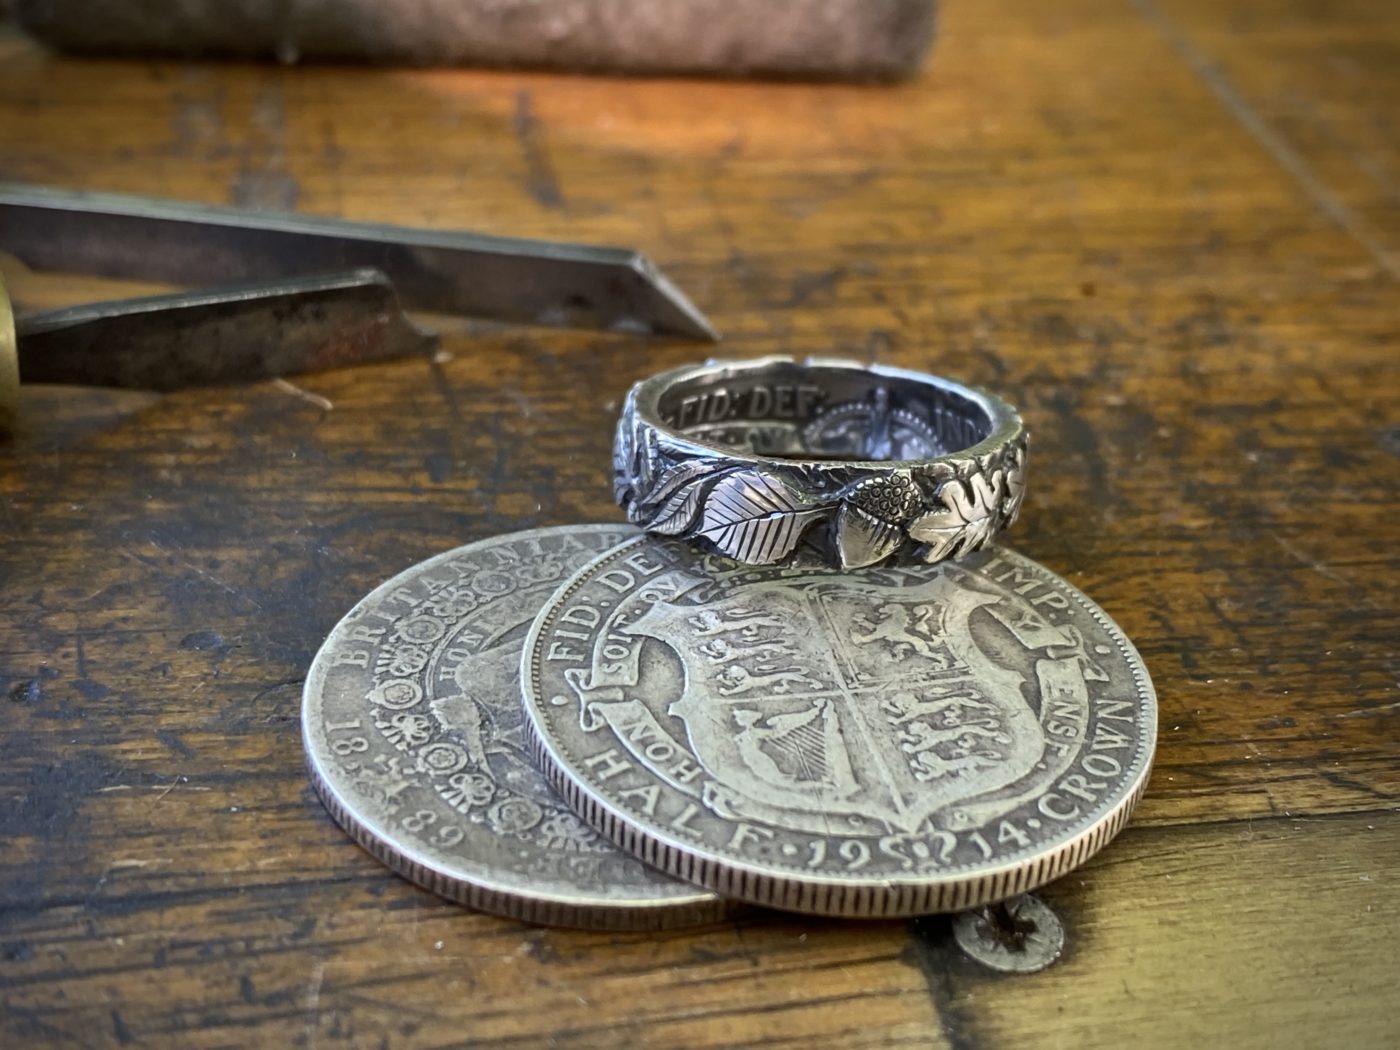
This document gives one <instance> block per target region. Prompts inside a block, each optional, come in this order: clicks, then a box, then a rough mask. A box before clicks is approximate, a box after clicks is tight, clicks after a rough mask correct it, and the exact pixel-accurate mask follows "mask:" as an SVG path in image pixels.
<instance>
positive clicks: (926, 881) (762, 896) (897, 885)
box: [520, 537, 1157, 919]
mask: <svg viewBox="0 0 1400 1050" xmlns="http://www.w3.org/2000/svg"><path fill="white" fill-rule="evenodd" d="M646 542H648V540H647V538H646V537H639V538H637V539H635V540H631V541H628V542H626V543H623V544H619V545H618V546H617V547H614V548H613V549H612V550H610V551H607V552H605V553H603V554H600V555H599V556H598V557H597V558H594V559H593V560H592V561H590V562H589V563H588V564H586V565H585V566H583V568H581V569H579V570H578V572H577V573H575V574H574V576H573V578H572V579H570V580H568V581H566V582H565V583H564V584H563V585H562V586H561V587H560V588H559V589H558V590H557V591H556V592H555V593H554V595H553V597H551V598H550V600H549V602H548V603H547V604H546V605H545V607H544V609H543V610H542V611H541V612H540V615H539V616H537V617H536V618H535V621H534V623H533V624H532V625H531V628H530V633H529V635H528V636H527V638H526V639H525V647H524V649H523V650H522V652H521V674H520V682H521V689H522V692H523V695H524V698H525V713H526V719H525V724H526V726H527V728H528V730H529V734H530V742H531V752H532V755H533V757H534V759H535V763H536V766H537V767H538V768H539V769H540V770H541V771H542V772H543V773H544V775H545V778H546V779H547V780H548V781H549V783H550V786H551V787H553V788H554V790H555V791H556V792H557V793H558V794H559V796H560V797H561V798H563V799H564V801H565V802H567V803H568V804H569V806H570V807H571V808H572V809H573V810H574V812H575V813H577V814H578V815H579V816H581V817H582V818H583V819H584V820H585V821H586V822H587V823H588V824H590V825H591V826H592V827H594V828H596V829H597V830H598V831H599V832H601V833H602V834H603V835H604V836H606V837H607V838H608V839H609V840H611V841H612V842H613V843H615V844H616V845H618V846H619V847H621V848H622V849H624V850H626V851H627V852H629V853H631V854H633V855H634V856H636V857H638V858H639V859H641V860H642V861H645V862H646V863H647V864H650V865H651V866H652V867H655V868H659V869H660V870H662V871H664V872H666V873H667V874H670V875H674V876H677V877H678V878H682V879H685V880H686V881H687V882H692V883H695V884H697V885H700V886H704V887H706V888H707V889H710V890H713V891H715V892H716V893H719V894H721V895H723V896H726V897H732V898H735V899H737V900H741V901H744V902H746V903H749V904H759V905H763V906H765V907H769V908H777V909H780V910H784V911H795V912H801V913H804V914H814V915H825V916H831V917H835V918H856V919H859V918H869V919H881V918H899V917H908V916H913V915H926V914H931V913H937V912H954V911H963V910H966V909H968V908H975V907H978V906H979V905H983V904H988V903H991V902H994V901H999V900H1004V899H1006V898H1007V897H1012V896H1015V895H1017V894H1020V893H1028V892H1030V891H1031V890H1034V889H1037V888H1038V887H1040V886H1044V885H1045V884H1046V883H1049V882H1053V881H1054V880H1055V879H1058V878H1060V877H1061V876H1062V875H1065V874H1067V873H1068V872H1070V871H1072V870H1073V869H1074V868H1077V867H1079V866H1080V865H1081V864H1083V863H1084V862H1085V861H1086V860H1088V859H1089V858H1090V857H1092V856H1093V855H1094V854H1095V853H1097V852H1099V851H1100V850H1101V849H1103V848H1104V846H1106V845H1107V844H1108V843H1109V842H1110V841H1112V840H1113V838H1114V837H1115V836H1117V834H1118V833H1119V832H1120V831H1122V830H1123V827H1124V826H1125V825H1126V824H1127V822H1128V819H1129V817H1131V815H1132V812H1133V810H1134V808H1135V807H1136V806H1137V804H1138V802H1139V801H1140V800H1141V798H1142V796H1143V794H1144V793H1145V792H1146V790H1147V785H1148V781H1149V779H1150V776H1151V772H1152V760H1153V757H1154V755H1155V753H1156V747H1157V717H1156V714H1157V712H1156V702H1157V696H1156V691H1155V689H1154V688H1153V686H1152V682H1151V680H1150V678H1148V676H1147V674H1146V665H1145V664H1144V663H1143V661H1142V656H1141V654H1140V653H1138V651H1137V649H1136V647H1135V646H1133V644H1132V643H1131V642H1130V641H1129V640H1128V636H1127V635H1126V633H1124V631H1123V629H1122V628H1121V627H1119V626H1118V624H1117V623H1116V622H1115V621H1114V620H1113V619H1112V618H1111V617H1110V616H1109V615H1108V614H1107V613H1106V612H1104V611H1103V610H1102V609H1101V608H1099V607H1098V605H1096V604H1095V603H1094V602H1093V600H1092V599H1090V598H1089V597H1088V595H1086V594H1084V593H1083V592H1082V591H1080V590H1079V589H1078V588H1077V587H1075V586H1074V585H1073V584H1071V583H1070V582H1069V581H1068V580H1066V579H1064V578H1063V577H1061V576H1060V575H1059V574H1058V573H1055V572H1053V571H1052V570H1050V569H1047V568H1046V567H1045V566H1043V565H1040V564H1039V563H1038V562H1035V561H1033V560H1032V559H1030V558H1027V557H1026V556H1025V555H1023V554H1019V553H1018V552H1016V551H1013V550H1011V549H1010V548H1007V547H1002V546H997V547H996V548H994V550H995V551H996V552H997V553H998V554H1001V555H1003V556H1007V557H1010V558H1012V559H1013V560H1016V561H1020V562H1022V563H1024V564H1026V565H1028V566H1030V567H1032V568H1034V569H1039V570H1040V571H1041V572H1043V573H1046V574H1047V575H1048V577H1049V578H1050V579H1051V580H1052V581H1053V582H1054V583H1055V584H1056V585H1058V587H1059V589H1060V590H1062V591H1063V592H1064V593H1065V594H1066V595H1068V596H1069V597H1070V598H1072V599H1074V600H1075V601H1076V602H1077V603H1078V604H1079V605H1080V606H1081V607H1082V608H1083V609H1084V611H1085V612H1087V613H1088V614H1089V615H1090V616H1091V617H1092V618H1093V619H1094V620H1095V621H1096V622H1097V623H1098V624H1099V625H1100V626H1101V627H1102V628H1104V630H1105V631H1107V632H1108V634H1109V635H1110V637H1111V638H1112V639H1113V641H1114V644H1115V645H1116V646H1117V648H1118V650H1119V651H1120V653H1121V654H1122V655H1123V657H1124V659H1125V661H1126V662H1127V665H1128V668H1129V669H1130V671H1131V672H1132V676H1133V684H1134V686H1135V687H1136V690H1137V693H1138V698H1139V700H1140V702H1142V703H1143V704H1144V705H1150V706H1151V708H1152V712H1153V716H1154V717H1153V718H1152V719H1151V721H1150V723H1149V724H1148V725H1146V726H1145V727H1144V732H1143V735H1142V739H1141V741H1140V742H1139V746H1138V754H1139V755H1141V756H1144V757H1143V760H1142V768H1141V770H1140V771H1139V773H1138V774H1137V776H1136V778H1135V780H1133V781H1129V782H1130V783H1131V784H1132V787H1131V788H1130V789H1129V791H1128V792H1127V793H1126V794H1125V795H1124V796H1123V798H1121V799H1120V800H1119V801H1118V803H1117V804H1116V805H1114V806H1113V807H1112V808H1110V809H1109V810H1108V811H1106V812H1105V813H1104V814H1103V815H1102V816H1100V817H1099V819H1098V820H1097V821H1095V822H1094V823H1093V824H1092V825H1090V826H1089V827H1087V828H1084V829H1083V830H1082V831H1080V832H1078V833H1077V834H1073V835H1071V836H1069V837H1068V838H1066V839H1065V840H1064V841H1062V842H1060V843H1059V844H1058V845H1055V846H1053V847H1051V848H1049V849H1047V850H1045V851H1044V852H1043V853H1042V854H1041V855H1040V856H1039V857H1038V858H1036V859H1035V860H1032V861H1030V862H1026V861H1019V862H1018V861H1015V860H1009V861H1006V862H1003V863H1002V864H1000V865H998V866H996V867H995V868H991V869H984V870H980V871H976V872H973V873H967V874H961V875H959V874H954V875H949V876H946V877H942V878H932V877H929V876H913V877H898V876H894V877H889V878H885V879H881V880H879V881H878V882H867V883H865V884H863V885H862V884H861V883H860V882H859V881H857V880H847V879H841V878H840V877H839V876H831V877H827V878H818V877H813V876H806V875H803V874H801V873H798V872H787V873H782V874H778V873H774V872H772V871H764V870H762V869H759V868H757V867H754V866H752V865H747V864H745V863H744V862H742V861H738V860H728V859H725V860H720V859H717V858H707V857H702V856H698V855H697V854H696V853H695V852H693V848H694V847H689V846H686V845H684V844H682V843H680V842H678V841H677V840H675V839H673V838H671V837H669V836H667V835H665V834H663V833H660V832H657V831H651V830H643V829H642V828H640V827H638V826H637V825H636V824H634V823H632V822H631V821H629V819H628V816H627V815H626V814H624V813H623V812H622V811H621V810H620V809H618V808H617V807H614V806H611V805H609V804H608V803H607V802H606V801H604V800H603V799H602V798H600V797H598V796H597V795H595V794H594V793H592V792H591V791H589V790H588V788H586V787H585V786H584V785H583V784H581V783H579V782H578V781H576V780H574V779H573V778H572V777H571V776H570V775H569V773H568V770H567V769H566V767H565V765H564V762H563V759H562V758H561V756H560V755H559V754H558V753H557V752H556V751H555V749H554V748H553V747H552V745H551V744H550V742H549V741H548V740H546V739H545V736H544V734H543V733H542V732H541V730H540V727H539V723H538V721H537V720H536V718H535V714H534V709H535V708H537V707H538V708H540V709H541V710H543V703H542V702H541V696H540V690H539V688H538V685H539V683H538V682H537V681H536V678H535V672H534V668H533V661H532V660H531V654H532V653H533V652H534V650H535V646H536V644H537V643H538V641H539V637H540V635H541V634H542V633H543V632H544V630H545V628H546V626H547V624H548V622H549V621H550V618H551V617H550V614H551V613H552V612H553V610H555V609H557V608H559V607H560V606H561V605H562V604H563V599H564V598H565V597H567V596H568V595H569V594H571V593H572V592H573V590H574V589H575V588H576V587H578V586H581V585H582V584H583V582H584V580H585V577H586V576H588V574H589V573H591V571H592V570H593V567H594V566H595V565H598V564H599V563H600V562H604V561H607V560H609V559H612V558H615V557H617V556H618V553H619V551H621V550H622V549H623V548H628V547H635V546H638V545H640V544H642V543H646Z"/></svg>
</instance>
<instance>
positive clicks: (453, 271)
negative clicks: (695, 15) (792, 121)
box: [0, 183, 718, 414]
mask: <svg viewBox="0 0 1400 1050" xmlns="http://www.w3.org/2000/svg"><path fill="white" fill-rule="evenodd" d="M0 251H4V252H8V253H9V254H12V255H14V256H15V257H16V258H18V259H19V260H20V261H21V262H23V263H25V264H26V265H28V266H30V267H33V268H35V269H41V270H64V271H69V272H79V273H89V274H96V275H98V276H103V277H121V278H130V279H137V280H153V281H163V282H168V283H181V284H190V283H209V284H217V285H218V286H217V287H207V288H203V289H200V290H195V291H189V292H176V293H173V294H170V295H161V296H152V297H148V298H142V299H126V300H116V301H112V302H103V303H93V304H88V305H84V306H79V307H73V308H69V309H65V310H57V311H52V312H49V313H43V314H37V315H31V316H27V317H21V318H19V319H18V320H17V321H16V323H15V327H14V331H13V332H9V333H8V338H7V330H8V322H9V314H10V310H9V304H8V301H7V300H0V414H2V413H4V412H6V410H7V409H8V410H12V409H13V405H14V399H15V397H16V396H17V392H16V387H17V382H18V380H17V379H15V376H16V375H17V376H18V378H19V379H23V380H24V381H25V382H58V383H85V384H89V385H99V386H119V387H133V388H137V389H153V390H171V389H176V388H179V387H184V386H191V385H203V384H211V383H222V382H237V381H243V382H246V381H252V380H257V379H263V378H267V377H269V376H274V375H286V374H293V373H296V372H305V371H312V370H315V369H319V368H327V367H334V366H341V365H347V364H357V363H362V362H368V361H375V360H381V359H384V358H387V357H399V356H405V355H411V354H414V353H422V352H425V351H426V350H427V349H428V348H429V347H430V346H431V345H432V337H431V336H430V335H429V334H428V333H427V332H425V331H423V330H421V329H419V328H418V327H416V326H415V325H414V324H413V323H412V322H411V321H409V320H408V319H407V318H406V317H405V316H404V315H403V310H402V308H407V309H410V310H423V311H429V312H434V313H450V314H462V315H467V316H472V317H480V318H488V319H493V320H500V321H508V322H519V323H525V324H540V325H550V326H556V327H575V328H596V329H605V330H611V331H621V332H631V333H636V334H642V335H677V336H684V337H689V338H697V339H716V338H718V336H717V335H716V333H715V331H714V329H713V328H711V327H710V325H709V323H708V322H707V321H706V320H705V317H704V315H702V314H701V313H700V312H699V311H698V310H697V309H696V308H695V307H694V306H693V305H691V303H690V302H689V300H687V299H686V297H685V296H684V295H683V294H682V293H681V292H680V290H679V289H677V288H676V287H675V285H673V284H672V283H671V282H670V281H668V280H667V279H666V277H665V276H664V275H663V274H662V273H661V272H660V271H659V270H657V269H656V267H654V266H653V265H652V264H651V263H650V262H649V261H648V260H647V258H646V257H645V256H643V255H641V254H640V253H638V252H635V251H630V250H627V249H620V248H602V247H596V246H592V245H582V244H565V243H557V242H546V241H530V240H521V239H516V238H507V237H493V236H487V235H484V234H476V233H466V232H461V231H437V230H421V229H413V228H410V227H402V226H385V225H377V224H366V223H353V222H345V221H341V220H337V219H325V218H311V217H306V216H300V215H273V214H266V213H258V212H244V211H236V210H232V209H226V208H213V207H207V206H203V205H197V204H185V203H179V202H174V201H158V200H147V199H143V198H138V197H121V196H115V195H111V194H99V193H84V192H74V191H68V190H55V189H48V188H43V187H33V186H22V185H15V184H7V183H0ZM222 282H232V283H229V284H223V283H222ZM0 296H3V288H2V287H0ZM7 377H8V378H7Z"/></svg>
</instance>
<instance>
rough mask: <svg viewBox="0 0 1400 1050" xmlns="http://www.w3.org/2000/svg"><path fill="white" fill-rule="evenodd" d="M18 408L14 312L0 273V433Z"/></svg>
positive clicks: (10, 422) (16, 344)
mask: <svg viewBox="0 0 1400 1050" xmlns="http://www.w3.org/2000/svg"><path fill="white" fill-rule="evenodd" d="M18 410H19V350H18V343H17V342H16V340H15V314H14V310H12V309H11V308H10V296H9V294H8V293H7V292H6V291H5V278H4V275H0V433H2V432H4V431H8V430H9V429H10V428H11V427H13V426H14V422H15V413H16V412H17V411H18Z"/></svg>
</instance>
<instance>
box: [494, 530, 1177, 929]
mask: <svg viewBox="0 0 1400 1050" xmlns="http://www.w3.org/2000/svg"><path fill="white" fill-rule="evenodd" d="M522 681H523V684H524V690H525V702H526V711H527V714H528V716H529V722H530V726H531V727H532V729H533V731H534V735H535V747H536V753H537V757H538V759H539V763H540V768H541V769H542V770H544V771H545V773H546V774H547V775H548V776H549V778H550V780H551V782H552V783H553V784H554V785H555V787H556V789H557V790H558V791H559V793H560V794H561V795H563V796H564V797H565V798H566V799H567V800H568V801H569V802H570V804H571V805H572V806H573V807H574V808H575V809H576V810H577V811H578V813H579V814H580V815H582V816H583V817H584V818H585V819H586V820H587V821H588V822H589V823H590V824H592V825H593V826H595V827H597V828H598V829H599V830H600V831H602V832H603V833H604V834H606V835H607V836H608V837H610V838H611V839H612V840H613V841H614V842H616V843H618V844H619V845H620V846H622V847H623V848H624V849H627V850H629V851H631V852H633V853H635V854H636V855H638V856H639V857H641V858H642V859H643V860H645V861H647V862H648V863H650V864H653V865H655V866H657V867H659V868H661V869H663V870H665V871H667V872H670V873H672V874H674V875H678V876H680V877H682V878H685V879H687V880H690V881H692V882H695V883H697V884H699V885H703V886H706V887H708V888H710V889H713V890H715V891H716V892H718V893H721V894H723V895H725V896H730V897H734V898H737V899H740V900H744V901H748V902H752V903H756V904H763V905H768V906H771V907H776V908H783V909H789V910H793V911H800V912H807V913H815V914H822V915H835V916H847V917H879V916H895V915H911V914H921V913H927V912H938V911H957V910H961V909H965V908H970V907H974V906H976V905H978V904H981V903H986V902H988V901H994V900H999V899H1002V898H1005V897H1008V896H1011V895H1013V894H1016V893H1022V892H1025V891H1026V890H1029V889H1032V888H1034V887H1036V886H1039V885H1042V884H1043V883H1046V882H1048V881H1050V880H1052V879H1054V878H1056V877H1058V876H1059V875H1061V874H1063V873H1064V872H1066V871H1068V870H1069V869H1071V868H1073V867H1074V866H1076V865H1078V864H1080V863H1082V862H1083V861H1084V860H1085V859H1086V858H1087V857H1089V856H1090V855H1092V854H1093V853H1095V852H1096V851H1097V850H1099V849H1100V848H1101V847H1102V846H1103V845H1104V844H1105V843H1107V842H1108V841H1109V839H1111V838H1112V837H1113V835H1114V834H1116V833H1117V832H1118V830H1119V829H1120V828H1122V826H1123V824H1124V823H1125V822H1126V821H1127V819H1128V815H1129V813H1130V812H1131V810H1132V808H1133V806H1134V804H1135V803H1136V802H1137V800H1138V798H1139V797H1140V795H1141V794H1142V791H1143V788H1144V786H1145V784H1146V781H1147V775H1148V770H1149V767H1150V764H1151V759H1152V754H1153V749H1154V746H1155V741H1156V722H1157V713H1156V699H1155V696H1154V694H1153V691H1152V685H1151V682H1150V680H1149V678H1148V675H1147V671H1146V669H1145V668H1144V666H1143V664H1142V661H1141V659H1140V658H1139V656H1138V654H1137V652H1136V650H1134V648H1133V647H1132V645H1131V644H1130V643H1129V641H1128V640H1127V638H1126V637H1124V635H1123V633H1122V632H1121V631H1120V630H1119V629H1118V627H1117V626H1116V625H1115V624H1114V623H1113V622H1112V621H1111V620H1110V619H1109V618H1108V617H1107V616H1106V615H1105V614H1104V612H1103V611H1102V610H1101V609H1099V608H1098V606H1096V605H1094V604H1093V602H1091V601H1090V600H1089V599H1088V598H1086V597H1085V596H1084V595H1083V594H1082V593H1080V592H1079V591H1078V590H1076V589H1075V588H1074V587H1072V586H1071V585H1070V584H1068V583H1067V582H1065V581H1064V580H1062V579H1060V578H1059V577H1058V576H1056V575H1055V574H1054V573H1051V572H1050V571H1048V570H1047V569H1045V568H1043V567H1041V566H1040V565H1037V564H1036V563H1035V562H1033V561H1030V560H1029V559H1027V558H1024V557H1022V556H1021V555H1019V554H1016V553H1014V552H1013V551H1010V550H1007V549H1005V548H1000V549H994V550H992V551H989V552H986V553H985V554H982V555H979V556H977V557H975V558H972V559H967V560H964V561H961V562H945V563H942V564H939V565H909V566H894V567H888V568H873V569H863V570H858V571H855V572H841V571H838V570H834V569H828V568H825V567H823V566H819V565H815V564H813V565H809V566H798V567H787V568H779V567H771V566H770V567H751V566H744V565H740V564H738V563H736V562H734V561H731V560H729V559H726V558H724V557H722V556H718V555H709V554H705V553H702V552H699V551H697V550H695V549H693V548H691V547H688V546H686V545H684V544H682V543H680V542H678V541H674V540H659V539H655V538H641V539H637V540H633V541H631V542H629V543H626V544H623V545H621V546H619V547H617V548H614V549H613V550H612V551H610V552H609V553H607V554H605V555H603V556H601V557H599V558H598V559H596V560H595V561H593V562H592V563H591V564H590V565H588V566H587V567H586V568H584V569H583V570H582V571H581V572H580V573H579V574H578V575H576V576H575V577H574V578H573V579H572V580H571V581H570V582H569V583H567V584H566V585H565V586H563V587H562V588H560V590H559V591H558V593H556V594H555V596H554V597H553V599H551V601H550V603H549V605H548V607H547V608H546V609H545V610H544V612H543V613H541V615H540V617H539V618H538V619H537V620H536V621H535V624H534V627H533V628H532V629H531V632H530V637H529V639H528V641H527V642H526V644H525V654H524V662H523V664H522Z"/></svg>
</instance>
